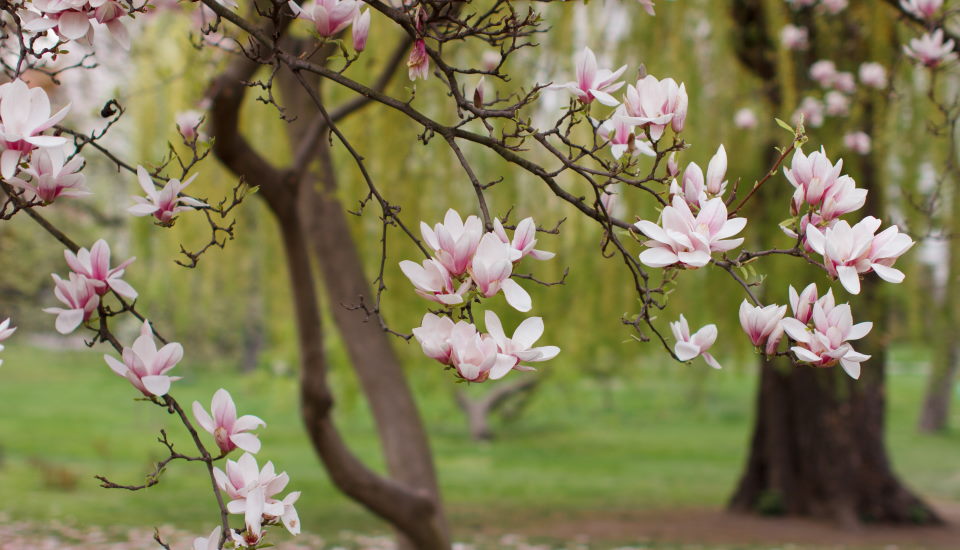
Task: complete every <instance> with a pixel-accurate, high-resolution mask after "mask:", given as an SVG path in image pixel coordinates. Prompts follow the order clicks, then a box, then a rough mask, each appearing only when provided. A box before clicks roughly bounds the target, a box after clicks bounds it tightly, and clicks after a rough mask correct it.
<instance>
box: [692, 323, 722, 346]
mask: <svg viewBox="0 0 960 550" xmlns="http://www.w3.org/2000/svg"><path fill="white" fill-rule="evenodd" d="M716 341H717V325H714V324H710V325H704V326H703V327H702V328H701V329H700V330H698V331H697V332H696V333H695V334H694V335H693V336H691V337H690V342H692V343H693V344H696V345H697V346H699V347H700V349H701V350H705V349H707V348H709V347H710V346H712V345H713V343H714V342H716Z"/></svg>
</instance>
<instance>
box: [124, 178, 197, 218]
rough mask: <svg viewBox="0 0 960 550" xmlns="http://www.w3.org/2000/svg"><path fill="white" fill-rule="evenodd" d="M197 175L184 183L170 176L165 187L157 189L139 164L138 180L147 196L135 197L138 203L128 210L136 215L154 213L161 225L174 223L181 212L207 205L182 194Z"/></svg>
mask: <svg viewBox="0 0 960 550" xmlns="http://www.w3.org/2000/svg"><path fill="white" fill-rule="evenodd" d="M196 177H197V175H196V174H194V175H193V176H190V178H189V179H187V181H185V182H183V183H180V180H178V179H173V178H170V180H168V181H167V183H166V185H164V186H163V189H162V190H160V191H157V188H156V186H155V185H154V184H153V179H152V178H151V177H150V173H149V172H147V171H146V169H144V167H143V166H137V181H138V182H139V183H140V187H141V188H142V189H143V191H144V193H146V194H147V196H146V198H144V197H133V200H134V201H136V203H137V204H135V205H133V206H131V207H130V208H127V211H128V212H130V213H131V214H133V215H134V216H150V215H153V217H155V218H157V220H159V223H160V225H168V226H169V225H173V221H174V218H176V217H177V215H178V214H180V212H183V211H186V210H190V209H191V208H202V207H205V206H207V204H206V203H204V202H200V201H198V200H197V199H194V198H192V197H186V196H180V193H181V192H182V191H183V190H184V189H186V188H187V186H188V185H190V184H191V183H193V180H194V179H195V178H196ZM183 205H186V206H183Z"/></svg>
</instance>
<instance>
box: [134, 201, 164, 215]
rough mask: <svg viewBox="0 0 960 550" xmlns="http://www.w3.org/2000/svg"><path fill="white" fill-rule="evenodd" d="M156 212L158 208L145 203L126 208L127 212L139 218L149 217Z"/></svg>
mask: <svg viewBox="0 0 960 550" xmlns="http://www.w3.org/2000/svg"><path fill="white" fill-rule="evenodd" d="M157 210H160V207H158V206H156V205H154V204H150V203H146V202H143V203H140V204H135V205H133V206H131V207H129V208H127V212H129V213H131V214H133V215H134V216H141V217H142V216H150V215H152V214H153V213H154V212H156V211H157Z"/></svg>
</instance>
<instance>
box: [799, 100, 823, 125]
mask: <svg viewBox="0 0 960 550" xmlns="http://www.w3.org/2000/svg"><path fill="white" fill-rule="evenodd" d="M792 121H793V123H794V124H797V125H799V124H800V122H801V121H802V122H803V123H804V124H806V125H807V126H809V127H811V128H819V127H821V126H823V102H822V101H820V100H819V99H817V98H815V97H810V96H807V97H805V98H803V101H801V102H800V106H799V107H797V110H796V111H795V112H794V113H793V118H792Z"/></svg>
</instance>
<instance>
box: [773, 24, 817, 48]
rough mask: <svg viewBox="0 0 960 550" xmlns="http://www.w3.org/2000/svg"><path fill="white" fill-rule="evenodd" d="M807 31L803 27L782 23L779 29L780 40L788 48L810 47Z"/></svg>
mask: <svg viewBox="0 0 960 550" xmlns="http://www.w3.org/2000/svg"><path fill="white" fill-rule="evenodd" d="M809 40H810V38H809V32H808V31H807V29H806V28H805V27H798V26H796V25H784V27H783V30H781V31H780V42H781V43H782V44H783V47H785V48H787V49H788V50H797V51H799V50H806V49H807V48H809V47H810V42H809Z"/></svg>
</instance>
